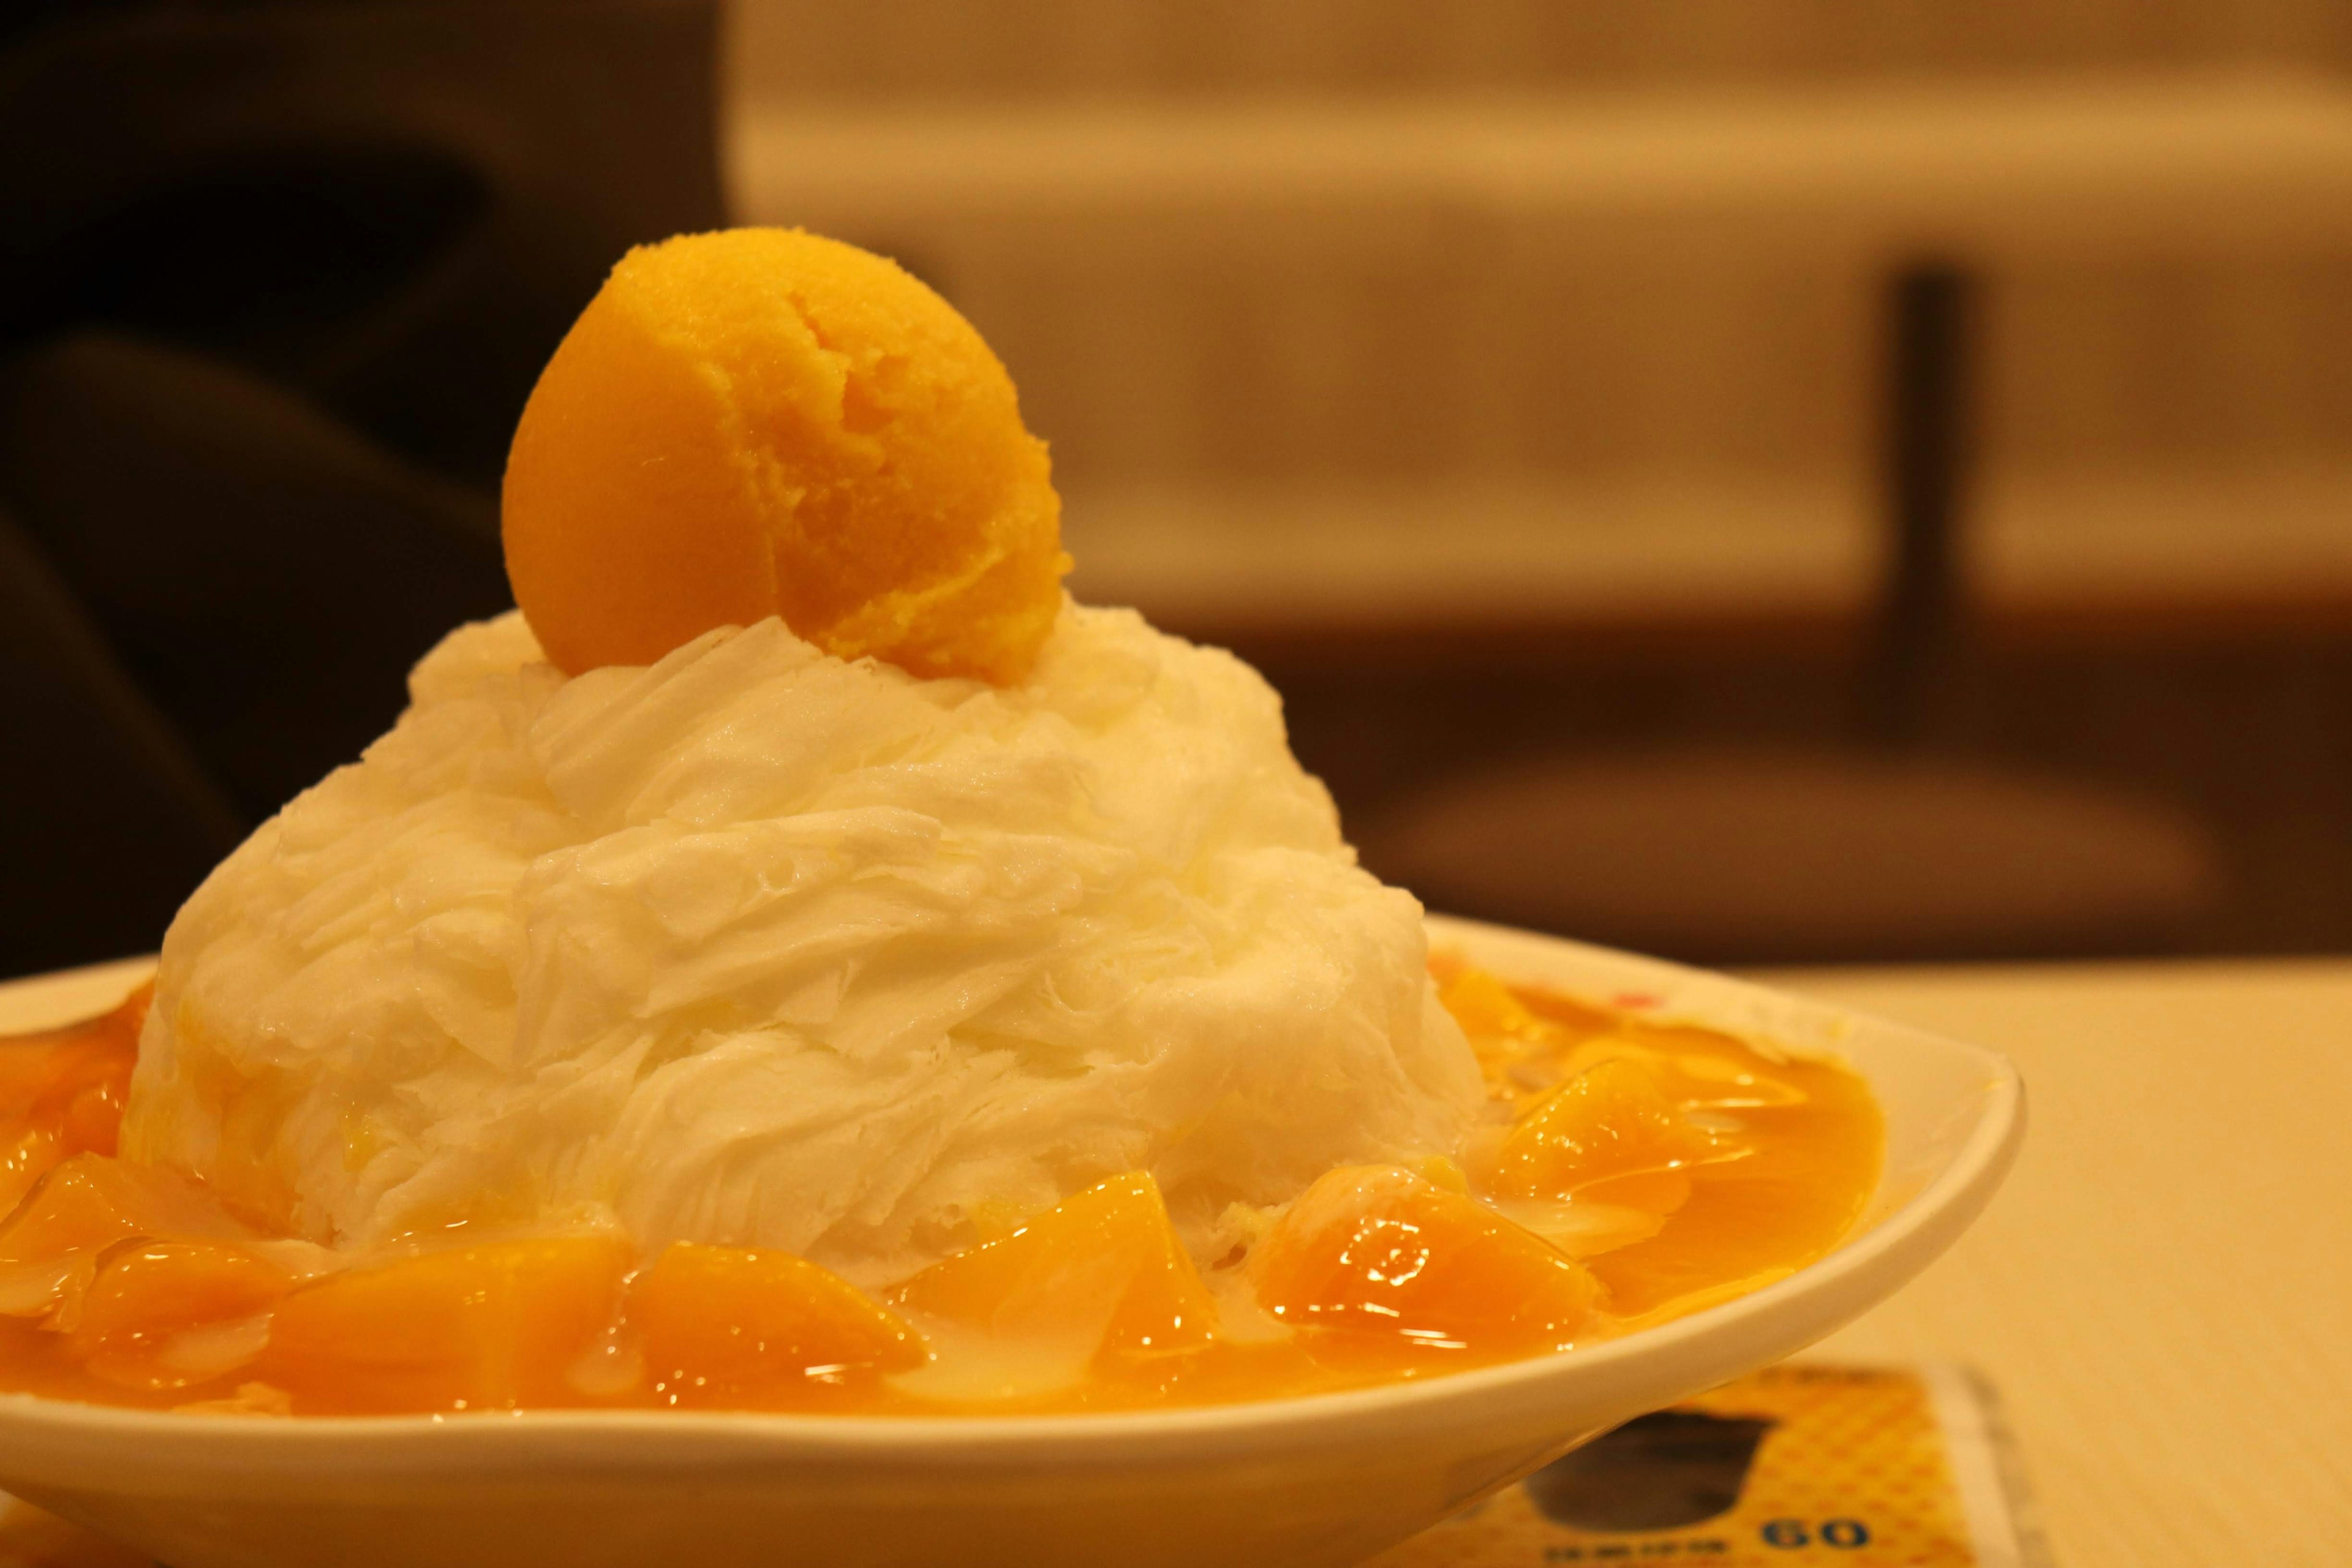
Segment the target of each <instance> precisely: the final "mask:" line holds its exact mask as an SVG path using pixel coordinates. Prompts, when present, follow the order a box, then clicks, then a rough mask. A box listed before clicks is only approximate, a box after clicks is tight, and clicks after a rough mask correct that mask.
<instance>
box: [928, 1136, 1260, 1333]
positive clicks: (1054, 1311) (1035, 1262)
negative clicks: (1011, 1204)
mask: <svg viewBox="0 0 2352 1568" xmlns="http://www.w3.org/2000/svg"><path fill="white" fill-rule="evenodd" d="M887 1300H889V1302H890V1304H891V1305H893V1306H895V1307H898V1308H900V1309H902V1310H907V1311H910V1312H917V1313H920V1314H923V1315H924V1316H926V1317H929V1318H935V1319H938V1320H940V1321H942V1322H945V1323H950V1324H954V1325H956V1326H958V1327H961V1328H965V1329H970V1330H972V1331H977V1332H979V1333H982V1334H985V1335H987V1336H989V1337H990V1338H992V1339H996V1340H1002V1341H1013V1342H1025V1343H1030V1344H1054V1345H1058V1346H1062V1347H1066V1348H1068V1349H1071V1350H1073V1351H1075V1352H1089V1351H1091V1352H1093V1353H1096V1354H1100V1353H1103V1352H1112V1353H1121V1352H1124V1353H1129V1354H1157V1353H1164V1352H1179V1351H1187V1350H1195V1349H1198V1348H1200V1347H1201V1346H1202V1345H1204V1344H1206V1343H1208V1342H1209V1340H1210V1339H1211V1337H1212V1336H1213V1333H1214V1332H1215V1328H1216V1305H1215V1302H1214V1301H1213V1300H1212V1299H1211V1298H1210V1295H1209V1290H1208V1287H1207V1286H1205V1285H1203V1284H1202V1282H1201V1275H1200V1271H1199V1270H1198V1269H1196V1268H1193V1267H1192V1258H1191V1257H1189V1256H1188V1255H1187V1254H1186V1253H1185V1251H1184V1245H1183V1243H1182V1242H1181V1241H1180V1240H1178V1239H1177V1236H1176V1230H1175V1227H1174V1226H1171V1224H1170V1223H1169V1221H1168V1206H1167V1205H1166V1204H1165V1203H1163V1202H1162V1201H1161V1200H1160V1184H1158V1183H1157V1182H1155V1181H1153V1180H1152V1179H1151V1176H1150V1173H1148V1172H1144V1171H1130V1172H1129V1173H1126V1174H1125V1175H1121V1176H1113V1177H1112V1178H1111V1179H1110V1180H1108V1181H1107V1182H1103V1183H1101V1184H1097V1185H1096V1186H1092V1187H1088V1188H1087V1190H1086V1191H1084V1192H1082V1193H1079V1194H1076V1196H1075V1197H1071V1198H1068V1199H1066V1200H1065V1201H1063V1202H1062V1203H1060V1204H1058V1205H1055V1207H1053V1208H1051V1209H1048V1210H1047V1211H1046V1212H1045V1213H1044V1214H1041V1215H1037V1216H1036V1217H1035V1218H1034V1219H1031V1220H1030V1221H1029V1222H1028V1223H1027V1224H1025V1225H1024V1226H1021V1227H1020V1228H1019V1229H1018V1230H1015V1231H1013V1233H1012V1234H1011V1235H1010V1236H1005V1237H1000V1238H998V1239H997V1240H994V1241H984V1242H982V1243H981V1244H980V1245H979V1246H977V1247H971V1248H970V1249H969V1250H967V1251H964V1252H960V1253H957V1254H956V1255H955V1256H954V1257H952V1258H944V1259H942V1260H941V1261H940V1262H938V1263H934V1264H933V1265H931V1266H930V1267H929V1268H926V1269H924V1270H923V1271H922V1272H921V1273H919V1274H918V1275H916V1276H915V1277H914V1278H913V1279H908V1281H906V1283H904V1284H902V1285H900V1286H899V1287H898V1289H895V1290H893V1291H891V1292H890V1294H889V1296H888V1298H887Z"/></svg>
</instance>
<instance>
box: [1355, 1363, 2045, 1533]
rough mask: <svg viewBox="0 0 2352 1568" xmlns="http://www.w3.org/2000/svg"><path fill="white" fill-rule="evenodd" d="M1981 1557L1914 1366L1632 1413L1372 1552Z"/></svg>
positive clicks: (1743, 1383) (1807, 1374) (1783, 1379)
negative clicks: (1552, 1460) (1607, 1432)
mask: <svg viewBox="0 0 2352 1568" xmlns="http://www.w3.org/2000/svg"><path fill="white" fill-rule="evenodd" d="M1644 1433H1647V1434H1649V1436H1648V1437H1647V1438H1646V1439H1644V1436H1643V1434H1644ZM1612 1441H1613V1442H1615V1443H1616V1444H1617V1446H1618V1447H1619V1448H1620V1450H1622V1451H1621V1452H1620V1453H1619V1454H1618V1455H1616V1456H1615V1457H1612V1454H1611V1453H1610V1451H1609V1447H1608V1445H1610V1444H1611V1443H1612ZM1596 1450H1597V1451H1596ZM1743 1461H1744V1462H1743ZM1718 1508H1719V1509H1720V1511H1711V1510H1716V1509H1718ZM1693 1515H1702V1516H1703V1517H1692V1516H1693ZM1661 1516H1673V1517H1674V1522H1672V1523H1662V1522H1661ZM1601 1524H1608V1525H1613V1526H1618V1528H1596V1526H1597V1525H1601ZM1643 1524H1647V1525H1649V1528H1640V1527H1639V1526H1640V1525H1643ZM1627 1525H1633V1526H1635V1527H1634V1528H1622V1527H1623V1526H1627ZM2003 1556H2004V1557H2006V1556H2007V1554H2006V1553H2004V1554H2003ZM1991 1561H1992V1559H1990V1558H1989V1557H1986V1556H1981V1555H1979V1552H1978V1550H1977V1548H1976V1547H1975V1545H1974V1544H1973V1543H1972V1542H1971V1537H1970V1533H1969V1521H1968V1518H1967V1515H1966V1512H1965V1510H1964V1509H1963V1507H1962V1503H1961V1499H1960V1495H1959V1489H1958V1486H1957V1485H1956V1484H1955V1479H1954V1472H1953V1467H1952V1464H1951V1462H1950V1460H1949V1459H1948V1456H1947V1451H1946V1440H1945V1436H1944V1435H1943V1432H1942V1429H1941V1427H1940V1426H1939V1425H1938V1423H1937V1412H1936V1408H1935V1404H1934V1401H1933V1399H1932V1397H1931V1395H1930V1392H1929V1389H1928V1387H1927V1383H1926V1382H1925V1381H1924V1380H1923V1379H1922V1378H1921V1377H1920V1376H1918V1375H1917V1374H1916V1373H1911V1372H1907V1371H1885V1370H1876V1369H1865V1368H1854V1367H1832V1366H1806V1365H1788V1366H1780V1367H1774V1368H1772V1369H1770V1370H1769V1371H1766V1372H1761V1373H1757V1374H1755V1375H1754V1376H1752V1377H1747V1378H1743V1379H1741V1380H1740V1381H1739V1382H1738V1383H1734V1384H1727V1385H1726V1386H1724V1387H1722V1388H1718V1389H1717V1390H1715V1391H1714V1392H1713V1393H1711V1394H1702V1395H1700V1396H1699V1397H1698V1398H1696V1399H1693V1400H1691V1401H1689V1402H1687V1403H1686V1404H1685V1405H1679V1406H1677V1407H1676V1408H1675V1411H1673V1412H1666V1413H1662V1414H1661V1415H1656V1416H1646V1417H1643V1421H1642V1422H1641V1423H1639V1424H1635V1426H1633V1427H1632V1428H1630V1429H1629V1430H1628V1431H1627V1433H1626V1434H1625V1435H1624V1436H1617V1435H1612V1438H1609V1439H1603V1440H1602V1443H1601V1444H1600V1445H1596V1446H1595V1448H1594V1449H1588V1450H1584V1451H1581V1452H1580V1454H1578V1455H1571V1456H1570V1457H1569V1458H1568V1459H1566V1460H1563V1461H1561V1462H1560V1464H1559V1465H1557V1466H1553V1467H1549V1468H1547V1469H1546V1470H1545V1471H1542V1472H1538V1474H1537V1475H1536V1476H1533V1477H1530V1478H1528V1480H1527V1481H1526V1482H1523V1483H1521V1484H1520V1485H1518V1486H1514V1487H1511V1488H1509V1489H1507V1490H1505V1491H1503V1492H1501V1493H1499V1494H1497V1495H1496V1496H1495V1497H1493V1498H1490V1499H1488V1500H1486V1502H1484V1503H1481V1504H1479V1505H1477V1506H1476V1507H1475V1508H1473V1509H1472V1510H1469V1511H1468V1512H1466V1513H1464V1514H1462V1515H1460V1516H1458V1517H1456V1518H1454V1519H1453V1520H1451V1521H1447V1522H1446V1523H1444V1524H1443V1525H1440V1526H1438V1527H1437V1528H1436V1529H1434V1530H1432V1531H1428V1532H1426V1533H1424V1534H1423V1535H1420V1536H1417V1537H1415V1538H1414V1539H1413V1540H1412V1541H1410V1542H1406V1543H1405V1544H1403V1545H1402V1546H1400V1547H1397V1548H1395V1549H1394V1550H1392V1551H1391V1552H1387V1553H1386V1554H1384V1555H1382V1556H1381V1557H1379V1558H1377V1559H1375V1560H1374V1568H1551V1565H1553V1564H1591V1565H1593V1568H1609V1565H1612V1564H1621V1563H1622V1564H1626V1565H1628V1568H1633V1565H1635V1564H1660V1563H1704V1564H1712V1565H1715V1568H1830V1565H1832V1564H1838V1565H1842V1568H1898V1565H1899V1568H1946V1565H1949V1568H1979V1565H1982V1564H1989V1563H1990V1562H1991Z"/></svg>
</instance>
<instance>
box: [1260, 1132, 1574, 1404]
mask: <svg viewBox="0 0 2352 1568" xmlns="http://www.w3.org/2000/svg"><path fill="white" fill-rule="evenodd" d="M1248 1268H1249V1270H1250V1282H1251V1284H1252V1285H1253V1286H1254V1287H1255V1289H1256V1291H1257V1299H1258V1302H1259V1304H1260V1305H1261V1306H1263V1307H1264V1308H1265V1310H1267V1311H1268V1312H1271V1313H1273V1314H1274V1315H1275V1316H1276V1318H1279V1319H1281V1320H1282V1321H1285V1322H1287V1323H1291V1324H1294V1325H1296V1326H1297V1327H1300V1328H1304V1329H1310V1330H1316V1331H1322V1332H1324V1333H1326V1334H1328V1335H1331V1336H1335V1337H1338V1338H1340V1339H1342V1340H1351V1341H1355V1342H1360V1343H1361V1344H1363V1345H1365V1346H1367V1347H1377V1348H1380V1349H1383V1350H1386V1351H1390V1352H1394V1351H1397V1350H1400V1349H1402V1350H1406V1351H1410V1352H1414V1353H1416V1354H1437V1355H1451V1354H1458V1353H1461V1352H1473V1353H1475V1354H1478V1355H1480V1356H1482V1357H1492V1356H1511V1355H1525V1354H1529V1353H1532V1352H1536V1351H1539V1350H1549V1349H1553V1348H1556V1347H1559V1346H1562V1345H1566V1344H1569V1343H1571V1342H1574V1341H1575V1339H1576V1338H1577V1337H1578V1335H1580V1334H1581V1333H1583V1332H1585V1331H1587V1329H1588V1327H1589V1326H1590V1324H1591V1320H1592V1317H1593V1313H1594V1310H1595V1308H1596V1307H1597V1306H1598V1304H1599V1300H1600V1296H1601V1289H1600V1287H1599V1286H1598V1285H1597V1284H1596V1283H1595V1282H1594V1280H1593V1278H1592V1276H1591V1273H1590V1272H1588V1271H1587V1270H1586V1269H1585V1268H1582V1267H1581V1266H1580V1265H1579V1264H1578V1263H1576V1262H1574V1261H1573V1260H1572V1259H1570V1258H1568V1257H1567V1256H1566V1255H1565V1254H1563V1253H1561V1252H1559V1251H1558V1250H1557V1249H1555V1248H1554V1247H1551V1246H1549V1244H1548V1243H1546V1242H1545V1241H1544V1240H1543V1239H1542V1238H1541V1237H1537V1236H1535V1235H1533V1234H1531V1233H1529V1232H1528V1231H1526V1230H1523V1229H1521V1228H1520V1227H1519V1226H1515V1225H1513V1224H1511V1223H1510V1222H1509V1221H1508V1220H1506V1219H1504V1218H1503V1217H1502V1216H1501V1215H1497V1214H1496V1213H1495V1212H1494V1211H1493V1210H1492V1209H1489V1208H1487V1207H1486V1205H1483V1204H1481V1203H1479V1202H1478V1201H1477V1200H1475V1199H1474V1198H1471V1197H1468V1196H1465V1194H1460V1193H1454V1192H1448V1191H1446V1190H1445V1189H1444V1188H1443V1187H1440V1186H1437V1185H1435V1184H1433V1183H1431V1182H1428V1181H1425V1180H1423V1178H1422V1177H1420V1176H1417V1175H1415V1174H1413V1173H1412V1172H1411V1171H1408V1170H1406V1169H1404V1168H1403V1167H1402V1166H1399V1165H1357V1166H1348V1167H1342V1168H1341V1169H1339V1170H1337V1171H1332V1172H1329V1173H1326V1174H1325V1175H1324V1176H1323V1177H1322V1178H1321V1179H1319V1180H1318V1181H1317V1182H1316V1184H1314V1185H1313V1186H1311V1187H1309V1188H1307V1191H1306V1192H1305V1193H1304V1194H1301V1195H1300V1196H1299V1198H1298V1200H1297V1202H1296V1203H1294V1204H1292V1205H1291V1206H1290V1209H1289V1212H1288V1213H1286V1214H1285V1215H1283V1217H1282V1219H1281V1221H1280V1222H1279V1223H1278V1224H1277V1225H1276V1226H1275V1227H1274V1230H1273V1232H1272V1233H1271V1234H1270V1235H1268V1236H1267V1237H1266V1238H1265V1240H1264V1241H1262V1242H1260V1243H1259V1244H1258V1246H1257V1247H1256V1248H1255V1250H1254V1251H1253V1252H1252V1253H1251V1255H1250V1259H1249V1264H1248Z"/></svg>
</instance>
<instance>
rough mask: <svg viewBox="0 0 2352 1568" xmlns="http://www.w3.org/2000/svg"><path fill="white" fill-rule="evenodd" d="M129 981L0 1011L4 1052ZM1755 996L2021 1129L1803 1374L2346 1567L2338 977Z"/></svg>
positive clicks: (2342, 1019) (2152, 1539)
mask: <svg viewBox="0 0 2352 1568" xmlns="http://www.w3.org/2000/svg"><path fill="white" fill-rule="evenodd" d="M142 972H143V963H140V962H136V961H134V963H131V964H130V965H128V966H114V967H111V968H100V969H96V970H90V971H83V972H79V973H76V974H73V975H68V976H62V977H52V978H49V979H45V980H42V981H38V982H32V983H18V984H12V985H8V986H5V987H0V1029H10V1028H29V1027H36V1026H40V1025H42V1024H44V1023H48V1022H57V1021H63V1020H64V1019H66V1018H68V1017H71V1016H75V1015H76V1014H77V1013H79V1012H87V1011H90V1010H93V1009H95V1008H100V1007H103V1006H105V1005H109V1004H110V1002H111V1001H112V1000H113V999H114V998H115V997H117V996H120V995H121V994H122V993H123V992H124V991H125V990H126V989H127V988H128V986H129V985H130V984H133V983H134V982H135V981H136V980H137V978H139V976H140V974H141V973H142ZM1768 978H1769V979H1770V980H1772V981H1773V982H1774V983H1775V984H1783V985H1786V986H1788V987H1789V988H1790V989H1794V990H1799V991H1803V992H1806V993H1809V994H1813V995H1817V996H1822V997H1826V998H1829V999H1832V1000H1834V1001H1837V1002H1841V1003H1844V1004H1847V1005H1852V1006H1855V1007H1859V1008H1863V1009H1864V1010H1866V1011H1870V1012H1874V1013H1878V1014H1881V1015H1883V1016H1887V1017H1890V1018H1895V1019H1900V1020H1902V1021H1904V1022H1906V1023H1911V1024H1916V1025H1920V1026H1925V1027H1927V1028H1931V1029H1937V1030H1940V1031H1943V1032H1945V1033H1947V1034H1951V1035H1956V1036H1958V1037H1963V1038H1967V1039H1972V1040H1977V1041H1980V1042H1982V1043H1984V1044H1987V1045H1990V1046H1994V1047H1999V1048H2000V1049H2002V1050H2005V1051H2007V1052H2009V1053H2010V1054H2011V1056H2012V1057H2014V1058H2016V1060H2017V1062H2018V1064H2019V1065H2020V1067H2021V1068H2023V1070H2024V1073H2025V1079H2026V1083H2027V1088H2028V1094H2029V1098H2030V1100H2031V1105H2032V1130H2031V1131H2030V1132H2029V1134H2028V1136H2027V1139H2026V1145H2025V1152H2024V1155H2023V1157H2022V1158H2021V1161H2020V1162H2019V1163H2018V1166H2017V1169H2016V1173H2014V1175H2012V1176H2011V1179H2010V1182H2009V1184H2008V1186H2007V1188H2006V1189H2004V1191H2003V1192H2002V1193H2001V1194H2000V1196H1999V1197H1998V1198H1996V1199H1995V1200H1994V1203H1993V1206H1992V1208H1991V1210H1990V1212H1989V1213H1988V1214H1987V1215H1986V1216H1985V1217H1984V1219H1983V1220H1982V1221H1981V1222H1980V1223H1979V1225H1978V1226H1977V1227H1976V1229H1975V1230H1973V1231H1972V1232H1971V1233H1970V1234H1969V1236H1968V1237H1966V1238H1965V1239H1964V1240H1962V1241H1961V1243H1960V1244H1959V1246H1958V1248H1956V1249H1955V1250H1954V1251H1953V1252H1952V1253H1951V1254H1950V1255H1949V1256H1948V1257H1947V1258H1944V1259H1943V1260H1942V1261H1941V1262H1939V1263H1937V1265H1935V1266H1934V1267H1933V1268H1930V1269H1929V1270H1928V1271H1927V1274H1926V1275H1925V1276H1923V1277H1922V1278H1921V1279H1919V1280H1918V1281H1917V1282H1916V1283H1915V1284H1913V1285H1912V1286H1911V1287H1910V1288H1909V1289H1906V1290H1905V1291H1904V1292H1903V1293H1902V1294H1901V1295H1900V1296H1898V1297H1896V1298H1895V1300H1892V1301H1890V1302H1888V1303H1887V1304H1886V1305H1885V1306H1884V1307H1882V1308H1880V1309H1879V1310H1877V1311H1875V1312H1874V1313H1872V1314H1871V1315H1870V1316H1869V1317H1867V1318H1865V1319H1864V1320H1863V1321H1860V1322H1858V1323H1856V1324H1854V1325H1853V1327H1851V1328H1849V1329H1848V1330H1846V1331H1844V1332H1843V1333H1841V1334H1839V1335H1838V1336H1836V1337H1835V1338H1834V1339H1832V1340H1831V1341H1829V1342H1827V1343H1825V1344H1823V1345H1822V1346H1821V1347H1820V1348H1819V1349H1818V1350H1817V1351H1815V1352H1812V1353H1813V1354H1815V1355H1817V1356H1819V1357H1822V1358H1824V1359H1836V1358H1843V1359H1850V1360H1857V1361H1874V1362H1884V1361H1900V1360H1938V1361H1963V1362H1968V1363H1973V1364H1975V1365H1976V1366H1978V1367H1979V1368H1981V1369H1983V1370H1984V1371H1985V1372H1987V1373H1990V1375H1991V1377H1992V1379H1993V1381H1994V1382H1995V1384H1997V1385H1998V1386H1999V1388H2000V1391H2001V1393H2002V1394H2003V1396H2004V1398H2005V1400H2006V1403H2007V1405H2008V1407H2009V1411H2010V1415H2011V1421H2012V1423H2013V1425H2014V1426H2015V1428H2016V1431H2017V1435H2018V1437H2019V1439H2020V1441H2021V1444H2022V1446H2023V1448H2024V1455H2025V1461H2026V1465H2027V1468H2028V1470H2029V1472H2030V1474H2031V1476H2032V1479H2033V1482H2034V1484H2035V1488H2036V1490H2037V1492H2038V1494H2039V1497H2040V1500H2041V1505H2042V1514H2043V1517H2044V1519H2045V1521H2046V1523H2047V1525H2048V1528H2049V1530H2050V1533H2051V1535H2052V1537H2053V1540H2054V1542H2055V1545H2056V1548H2057V1552H2058V1556H2059V1560H2060V1562H2061V1563H2063V1564H2064V1565H2065V1568H2169V1565H2173V1564H2178V1565H2179V1568H2192V1565H2193V1568H2216V1565H2221V1564H2261V1565H2263V1568H2290V1565H2293V1568H2300V1565H2304V1564H2309V1565H2311V1568H2321V1565H2323V1564H2334V1563H2342V1562H2344V1561H2346V1560H2347V1559H2346V1553H2347V1550H2352V961H2324V962H2298V963H2163V964H2118V965H2100V966H2050V967H2036V968H1974V969H1951V970H1932V969H1885V970H1852V971H1842V972H1840V971H1793V972H1782V973H1776V974H1773V975H1771V976H1769V977H1768Z"/></svg>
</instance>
